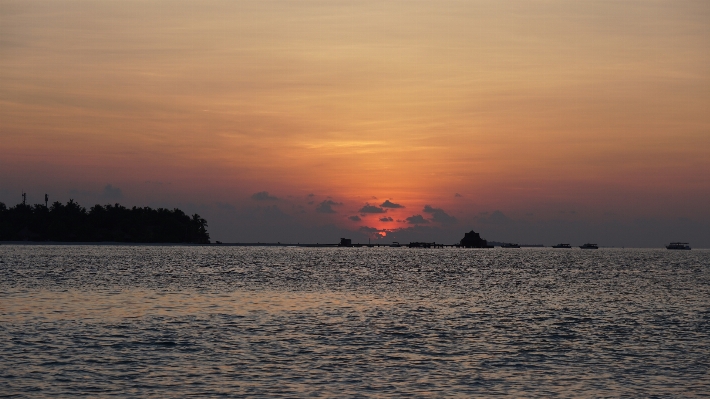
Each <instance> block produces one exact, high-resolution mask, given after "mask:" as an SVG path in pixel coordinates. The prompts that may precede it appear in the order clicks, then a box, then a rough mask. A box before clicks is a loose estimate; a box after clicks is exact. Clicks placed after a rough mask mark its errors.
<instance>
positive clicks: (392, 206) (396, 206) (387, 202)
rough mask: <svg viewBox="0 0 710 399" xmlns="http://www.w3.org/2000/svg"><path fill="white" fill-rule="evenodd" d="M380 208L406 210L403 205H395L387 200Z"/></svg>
mask: <svg viewBox="0 0 710 399" xmlns="http://www.w3.org/2000/svg"><path fill="white" fill-rule="evenodd" d="M380 206H381V207H383V208H404V206H403V205H400V204H395V203H394V202H390V200H386V201H385V202H383V203H382V205H380Z"/></svg>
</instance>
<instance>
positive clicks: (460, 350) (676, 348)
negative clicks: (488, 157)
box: [0, 245, 710, 397]
mask: <svg viewBox="0 0 710 399" xmlns="http://www.w3.org/2000/svg"><path fill="white" fill-rule="evenodd" d="M0 268H2V271H3V273H2V276H1V277H0V288H2V293H0V353H3V356H2V360H0V392H2V393H3V394H10V395H11V394H18V395H26V396H32V397H44V396H52V397H55V396H77V395H80V394H84V395H89V396H105V395H118V396H140V397H165V396H185V395H197V396H217V395H228V396H229V395H235V396H268V397H274V396H276V397H279V396H281V397H294V396H326V397H332V396H408V395H414V396H450V395H454V396H456V395H458V396H486V395H507V396H515V397H521V396H535V397H539V396H550V395H559V396H567V397H571V396H574V397H598V396H621V395H629V396H654V395H656V396H683V397H688V396H701V395H703V394H704V393H706V392H708V391H710V382H709V380H708V378H707V375H708V362H707V359H708V355H710V349H709V348H710V345H709V344H710V339H709V338H710V333H709V331H710V285H709V284H708V282H710V252H709V251H695V250H693V251H691V252H682V253H678V252H671V251H664V250H599V251H593V252H585V251H581V250H562V251H560V250H551V249H524V250H517V251H511V250H490V251H478V250H470V251H466V250H448V249H447V250H423V251H420V250H410V249H405V248H396V249H395V248H392V249H390V248H380V249H376V248H375V249H354V248H353V249H344V248H343V249H335V248H332V249H302V248H214V247H147V246H144V247H129V246H118V247H99V246H56V247H55V246H8V245H3V246H0Z"/></svg>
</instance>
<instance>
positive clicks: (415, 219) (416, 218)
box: [407, 215, 429, 224]
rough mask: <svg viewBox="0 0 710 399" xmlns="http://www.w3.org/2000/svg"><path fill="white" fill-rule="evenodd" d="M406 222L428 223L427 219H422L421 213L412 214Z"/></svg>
mask: <svg viewBox="0 0 710 399" xmlns="http://www.w3.org/2000/svg"><path fill="white" fill-rule="evenodd" d="M407 223H409V224H425V223H429V221H428V220H426V219H424V218H423V217H422V215H413V216H410V217H408V218H407Z"/></svg>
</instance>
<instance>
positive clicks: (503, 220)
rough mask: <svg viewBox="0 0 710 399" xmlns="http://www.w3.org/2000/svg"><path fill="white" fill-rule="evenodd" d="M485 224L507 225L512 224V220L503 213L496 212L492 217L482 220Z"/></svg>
mask: <svg viewBox="0 0 710 399" xmlns="http://www.w3.org/2000/svg"><path fill="white" fill-rule="evenodd" d="M481 219H482V221H483V222H484V223H491V224H507V223H510V222H512V220H511V219H510V218H509V217H507V216H505V214H503V212H501V211H494V212H493V213H491V216H488V217H483V218H481Z"/></svg>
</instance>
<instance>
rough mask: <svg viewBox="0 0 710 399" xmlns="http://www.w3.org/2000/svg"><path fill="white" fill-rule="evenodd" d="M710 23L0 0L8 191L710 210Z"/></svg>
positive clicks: (656, 16) (381, 8) (667, 8)
mask: <svg viewBox="0 0 710 399" xmlns="http://www.w3.org/2000/svg"><path fill="white" fill-rule="evenodd" d="M709 39H710V3H709V2H707V1H678V0H674V1H650V0H644V1H623V2H612V1H575V2H570V1H527V0H526V1H436V2H431V1H420V2H417V1H388V2H381V1H371V2H369V1H357V2H355V1H298V2H295V1H237V0H235V1H213V0H205V1H200V2H174V1H157V0H155V1H124V0H122V1H103V0H102V1H64V0H58V1H32V0H22V1H6V0H0V141H1V144H0V168H1V170H0V201H3V202H6V203H8V204H14V203H16V202H17V201H18V200H19V191H20V190H23V189H24V190H26V191H28V192H31V193H34V194H33V195H35V197H36V202H39V198H40V196H41V194H43V193H44V192H46V191H50V192H52V193H53V196H54V198H57V199H62V200H65V199H67V198H68V197H70V196H72V195H74V196H77V195H80V194H77V193H84V194H86V195H85V196H86V198H87V199H86V201H91V200H94V199H96V200H99V199H100V198H99V196H98V194H96V195H95V196H94V197H91V195H90V193H100V192H101V189H102V188H104V186H105V185H106V184H107V183H110V184H112V185H113V186H115V187H120V188H121V189H122V198H123V201H124V202H127V203H129V202H131V203H135V204H138V205H144V204H146V203H188V202H189V203H199V204H211V203H216V202H220V203H225V204H231V205H232V206H235V207H237V208H239V207H243V206H252V205H253V200H252V199H251V195H252V194H254V193H256V192H261V191H268V192H269V193H270V194H271V195H272V196H275V197H278V198H279V200H274V204H276V205H278V206H279V207H280V209H281V210H283V211H284V212H286V213H290V214H293V215H294V217H297V218H302V219H303V220H314V221H316V222H314V223H326V222H327V223H335V224H336V225H338V226H341V227H344V228H349V229H356V228H358V227H359V226H364V225H367V226H370V227H377V228H385V227H386V226H387V227H388V228H394V227H406V226H407V225H408V224H407V223H405V222H399V223H398V222H396V221H395V222H384V223H383V222H379V221H378V220H377V219H378V218H376V216H378V215H366V217H363V221H361V222H353V221H352V220H350V219H348V217H352V216H354V215H358V214H360V213H358V210H359V209H360V208H361V207H362V206H363V205H364V204H365V203H367V202H369V203H370V204H373V205H379V204H381V203H382V202H383V201H384V200H385V199H388V198H391V199H392V201H393V202H395V203H401V204H403V205H404V206H406V208H404V209H401V210H398V211H394V210H391V211H389V213H388V215H392V216H393V217H394V219H395V220H396V219H399V220H404V218H406V217H408V216H412V215H416V214H422V215H424V216H427V215H426V214H424V213H422V209H423V207H424V206H425V205H431V206H433V207H436V208H441V209H444V210H445V211H446V213H447V214H448V215H452V216H455V217H457V218H459V220H465V219H466V218H467V217H472V216H473V215H477V214H479V213H480V212H489V211H493V210H496V209H500V210H503V211H504V212H505V213H506V214H507V215H513V216H517V217H523V216H524V215H534V217H535V218H539V219H545V218H550V217H553V216H554V215H557V212H558V210H560V209H562V210H564V211H576V212H583V213H584V214H586V215H587V216H588V217H589V218H594V217H598V216H599V215H604V214H607V215H608V214H615V215H624V217H650V216H654V215H662V216H673V215H677V214H679V213H680V216H683V217H686V218H696V219H697V218H700V219H704V220H710V211H709V210H708V209H710V207H708V206H707V203H708V201H709V199H710V155H709V154H710V114H709V112H708V110H710V68H708V66H709V65H710V40H709ZM35 192H36V193H35ZM456 193H458V194H459V195H458V196H455V194H456ZM309 194H314V196H313V197H307V196H308V195H309ZM65 197H66V198H65ZM373 197H376V198H377V199H374V198H373ZM327 198H330V200H332V201H333V202H337V203H342V205H336V206H333V207H332V209H333V210H334V211H335V213H332V214H318V212H315V206H316V205H317V204H318V203H320V202H322V201H324V200H326V199H327ZM250 201H251V202H250ZM308 202H313V203H312V204H309V203H308ZM87 205H88V204H87ZM299 207H301V208H299ZM298 215H304V216H298ZM620 217H621V216H620ZM389 226H392V227H389ZM463 228H464V227H459V229H463Z"/></svg>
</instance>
